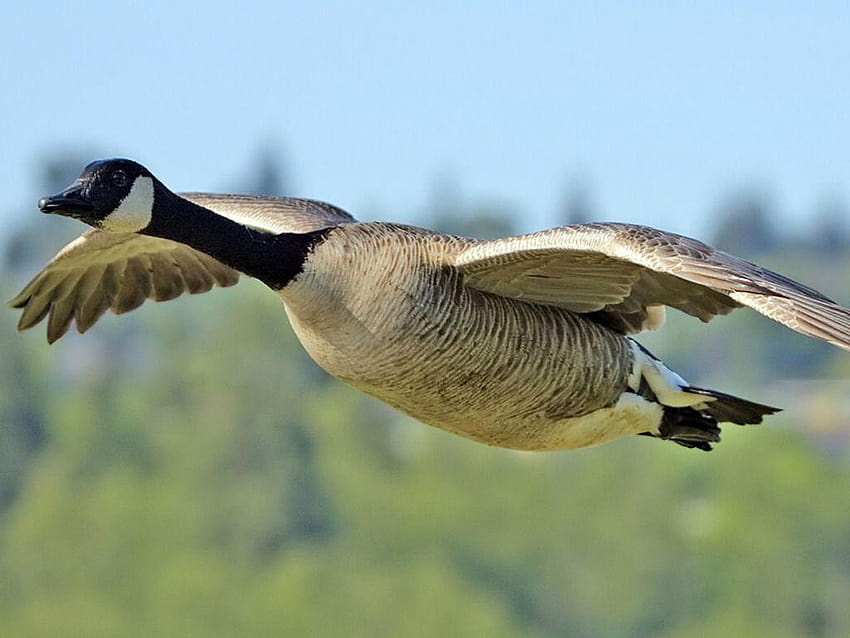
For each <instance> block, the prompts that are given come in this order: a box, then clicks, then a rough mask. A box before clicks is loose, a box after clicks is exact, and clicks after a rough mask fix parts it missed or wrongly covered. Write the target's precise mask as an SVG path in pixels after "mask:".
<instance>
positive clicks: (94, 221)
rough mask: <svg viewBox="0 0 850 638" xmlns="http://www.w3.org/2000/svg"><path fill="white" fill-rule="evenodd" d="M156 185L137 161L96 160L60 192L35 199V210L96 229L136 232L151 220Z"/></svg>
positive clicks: (147, 171)
mask: <svg viewBox="0 0 850 638" xmlns="http://www.w3.org/2000/svg"><path fill="white" fill-rule="evenodd" d="M155 185H156V179H155V178H154V176H153V175H152V174H151V172H150V171H149V170H148V169H146V168H145V167H144V166H142V165H141V164H139V163H137V162H134V161H132V160H128V159H106V160H98V161H96V162H92V163H91V164H89V165H88V166H86V167H85V168H84V169H83V172H82V174H81V175H80V176H79V177H78V178H77V179H76V180H75V181H74V183H73V184H71V185H70V186H69V187H68V188H66V189H65V190H63V191H62V192H61V193H59V194H58V195H53V196H51V197H42V198H41V199H40V200H38V207H39V208H40V209H41V212H42V213H55V214H58V215H66V216H68V217H74V218H76V219H79V220H81V221H83V222H85V223H87V224H89V225H91V226H94V227H96V228H102V229H104V230H110V231H115V232H138V231H140V230H142V229H144V228H145V227H146V226H147V225H148V224H149V223H150V221H151V217H152V215H153V205H154V188H155Z"/></svg>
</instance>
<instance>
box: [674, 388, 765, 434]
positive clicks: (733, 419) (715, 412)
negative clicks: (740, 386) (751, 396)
mask: <svg viewBox="0 0 850 638" xmlns="http://www.w3.org/2000/svg"><path fill="white" fill-rule="evenodd" d="M683 390H685V392H690V393H691V394H701V395H703V396H706V397H711V398H713V399H714V400H713V401H711V400H709V401H706V403H705V408H703V409H702V410H701V412H703V413H707V414H710V415H711V416H712V417H714V418H715V419H716V420H717V422H718V423H735V424H737V425H752V424H755V423H761V421H762V418H763V417H764V415H766V414H776V413H777V412H781V411H782V409H781V408H774V407H771V406H769V405H764V404H763V403H755V402H753V401H747V400H746V399H741V398H739V397H735V396H732V395H731V394H726V393H725V392H717V391H716V390H706V389H705V388H695V387H693V386H691V387H687V388H683Z"/></svg>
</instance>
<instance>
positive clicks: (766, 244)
mask: <svg viewBox="0 0 850 638" xmlns="http://www.w3.org/2000/svg"><path fill="white" fill-rule="evenodd" d="M712 218H713V219H715V220H717V221H716V227H715V228H716V229H715V231H714V240H713V242H712V243H713V245H714V246H716V247H717V248H720V249H721V250H724V251H726V252H730V253H732V254H735V255H742V256H743V255H749V256H751V258H753V257H755V256H756V255H761V254H764V253H765V252H767V251H769V250H773V249H775V248H778V246H779V244H780V238H779V236H778V234H777V233H776V229H775V226H774V223H773V219H774V212H773V211H772V210H771V209H770V206H769V204H768V203H767V201H766V199H765V198H764V197H763V196H761V195H759V194H757V193H755V192H739V193H737V194H735V195H732V196H730V197H728V198H727V200H726V201H725V202H724V203H722V204H721V205H720V206H719V208H718V210H717V212H716V213H714V214H713V215H712Z"/></svg>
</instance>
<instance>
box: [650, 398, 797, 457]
mask: <svg viewBox="0 0 850 638" xmlns="http://www.w3.org/2000/svg"><path fill="white" fill-rule="evenodd" d="M682 389H683V390H685V391H686V392H690V393H692V394H698V395H703V396H705V397H706V401H705V403H704V404H703V405H701V406H700V407H699V408H691V407H687V408H674V407H670V406H666V405H665V406H664V414H663V416H662V417H661V425H660V426H659V428H658V432H657V433H650V432H646V433H645V434H646V435H648V436H654V437H657V438H660V439H665V440H668V441H673V442H674V443H678V444H679V445H683V446H684V447H688V448H696V449H698V450H703V451H705V452H710V451H711V449H712V448H711V444H712V443H719V442H720V427H719V425H718V424H719V423H736V424H738V425H749V424H754V423H761V422H762V418H763V417H764V416H765V415H766V414H774V413H776V412H779V411H780V409H779V408H773V407H770V406H768V405H763V404H761V403H754V402H752V401H747V400H746V399H741V398H738V397H735V396H732V395H730V394H725V393H723V392H716V391H714V390H706V389H704V388H694V387H687V388H682Z"/></svg>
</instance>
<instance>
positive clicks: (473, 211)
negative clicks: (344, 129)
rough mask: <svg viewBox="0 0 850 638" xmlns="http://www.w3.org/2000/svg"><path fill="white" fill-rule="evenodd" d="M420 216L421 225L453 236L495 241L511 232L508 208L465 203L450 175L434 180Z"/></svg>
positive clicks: (512, 216)
mask: <svg viewBox="0 0 850 638" xmlns="http://www.w3.org/2000/svg"><path fill="white" fill-rule="evenodd" d="M423 216H424V218H425V221H424V224H425V225H427V226H429V227H433V228H434V229H435V230H438V231H440V232H444V233H450V234H453V235H463V236H466V237H475V238H478V239H496V238H498V237H506V236H508V235H512V234H514V232H515V227H514V222H513V219H514V213H513V212H512V211H511V210H510V208H509V207H508V206H505V205H498V204H495V205H494V204H474V205H469V204H466V203H465V202H464V201H463V196H462V194H461V188H460V183H459V181H458V179H457V177H456V176H455V175H453V174H451V173H442V174H440V175H438V176H437V178H436V179H435V180H434V182H433V184H432V187H431V194H430V197H429V198H428V205H427V208H426V210H425V213H424V215H423Z"/></svg>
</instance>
